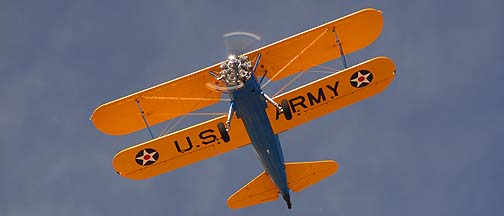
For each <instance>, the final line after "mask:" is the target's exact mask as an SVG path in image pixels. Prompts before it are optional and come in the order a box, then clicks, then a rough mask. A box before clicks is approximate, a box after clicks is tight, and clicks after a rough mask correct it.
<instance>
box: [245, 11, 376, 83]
mask: <svg viewBox="0 0 504 216" xmlns="http://www.w3.org/2000/svg"><path fill="white" fill-rule="evenodd" d="M382 26H383V18H382V15H381V12H380V11H378V10H376V9H363V10H360V11H358V12H355V13H353V14H350V15H347V16H344V17H342V18H339V19H336V20H334V21H331V22H328V23H326V24H323V25H320V26H317V27H315V28H312V29H310V30H307V31H305V32H301V33H299V34H296V35H294V36H291V37H289V38H286V39H284V40H281V41H278V42H276V43H273V44H270V45H268V46H265V47H262V48H260V49H258V50H255V51H252V52H250V53H249V54H248V55H249V56H256V55H257V54H258V53H261V55H262V58H261V62H260V67H258V69H257V72H256V74H257V75H260V74H263V73H264V72H266V71H267V74H266V77H268V78H269V79H271V80H273V81H275V80H279V79H282V78H285V77H287V76H289V75H292V74H294V73H297V72H300V71H303V70H307V69H309V68H311V67H313V66H316V65H319V64H323V63H325V62H327V61H330V60H332V59H335V58H338V57H340V52H339V48H338V46H337V44H336V34H335V33H337V35H338V38H339V40H340V42H341V44H342V47H343V51H344V53H345V54H348V53H351V52H354V51H357V50H359V49H362V48H364V47H366V46H368V45H370V44H371V43H372V42H373V41H375V40H376V38H378V36H379V35H380V33H381V30H382ZM333 30H334V31H335V32H333Z"/></svg>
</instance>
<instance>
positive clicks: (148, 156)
mask: <svg viewBox="0 0 504 216" xmlns="http://www.w3.org/2000/svg"><path fill="white" fill-rule="evenodd" d="M150 158H151V156H150V155H144V157H143V159H144V160H149V159H150Z"/></svg>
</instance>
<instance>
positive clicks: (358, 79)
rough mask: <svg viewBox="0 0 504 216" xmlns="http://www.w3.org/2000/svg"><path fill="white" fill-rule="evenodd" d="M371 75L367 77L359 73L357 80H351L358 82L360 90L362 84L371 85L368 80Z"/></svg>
mask: <svg viewBox="0 0 504 216" xmlns="http://www.w3.org/2000/svg"><path fill="white" fill-rule="evenodd" d="M370 74H371V73H368V74H366V75H362V74H361V72H360V71H359V72H357V78H355V79H353V80H350V81H352V82H357V88H359V87H360V86H361V85H362V83H369V80H368V76H369V75H370ZM362 77H364V79H361V78H362ZM360 80H362V81H360Z"/></svg>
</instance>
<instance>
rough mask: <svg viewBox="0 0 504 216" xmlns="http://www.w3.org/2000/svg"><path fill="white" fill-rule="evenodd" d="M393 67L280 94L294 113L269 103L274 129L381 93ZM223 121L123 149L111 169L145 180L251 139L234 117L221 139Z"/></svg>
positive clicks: (355, 71)
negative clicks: (289, 115) (289, 116)
mask: <svg viewBox="0 0 504 216" xmlns="http://www.w3.org/2000/svg"><path fill="white" fill-rule="evenodd" d="M365 71H368V72H369V73H366V72H365ZM394 71H395V69H394V63H393V62H392V60H390V59H389V58H386V57H378V58H374V59H371V60H369V61H366V62H363V63H361V64H359V65H356V66H353V67H350V68H348V69H345V70H343V71H341V72H339V73H336V74H333V75H330V76H327V77H324V78H322V79H319V80H316V81H314V82H312V83H309V84H307V85H304V86H301V87H299V88H296V89H294V90H292V91H289V92H287V93H285V94H283V95H280V96H278V97H277V98H276V100H278V101H279V100H282V99H286V100H288V101H289V102H290V104H291V109H292V110H293V112H294V113H293V118H292V119H291V120H286V119H285V118H284V116H283V115H281V114H278V115H277V111H276V109H275V108H274V107H273V106H269V107H268V108H267V113H268V116H269V118H270V122H271V125H272V127H273V131H274V133H275V134H278V133H281V132H282V131H285V130H288V129H291V128H293V127H296V126H298V125H300V124H303V123H306V122H307V121H310V120H313V119H315V118H317V117H320V116H322V115H325V114H327V113H330V112H333V111H335V110H337V109H340V108H342V107H344V106H348V105H350V104H353V103H355V102H357V101H360V100H363V99H365V98H367V97H370V96H372V95H374V94H377V93H379V92H381V91H382V90H384V89H385V88H386V87H387V86H388V85H389V84H390V83H391V81H392V80H393V78H394ZM359 73H360V74H359ZM369 74H372V76H371V75H369ZM361 75H362V76H361ZM366 75H367V76H366ZM352 76H356V77H352ZM364 76H365V78H361V77H364ZM359 79H361V80H360V81H359ZM352 80H353V81H352ZM359 83H360V84H359ZM365 83H366V84H365ZM354 86H355V87H354ZM277 116H278V118H277ZM225 121H226V116H221V117H217V118H214V119H212V120H209V121H206V122H203V123H200V124H197V125H194V126H192V127H189V128H186V129H183V130H180V131H177V132H174V133H172V134H169V135H166V136H163V137H160V138H157V139H153V140H150V141H147V142H145V143H142V144H138V145H136V146H133V147H130V148H128V149H125V150H123V151H121V152H119V153H117V155H116V156H115V157H114V159H113V162H112V164H113V166H114V169H115V170H116V171H117V172H118V173H119V174H120V175H121V176H123V177H126V178H131V179H144V178H149V177H153V176H156V175H159V174H162V173H165V172H169V171H172V170H174V169H177V168H180V167H183V166H186V165H189V164H191V163H195V162H198V161H201V160H204V159H207V158H210V157H214V156H217V155H219V154H222V153H225V152H228V151H231V150H233V149H236V148H239V147H241V146H244V145H247V144H249V143H250V140H249V138H248V136H247V131H246V130H245V127H244V125H243V122H242V121H241V120H240V119H237V118H236V117H235V118H233V120H232V122H231V125H232V129H231V130H230V134H229V135H230V137H231V140H230V141H229V142H227V143H226V142H223V141H222V138H221V136H220V133H219V132H218V129H217V123H219V122H225ZM146 155H148V156H146Z"/></svg>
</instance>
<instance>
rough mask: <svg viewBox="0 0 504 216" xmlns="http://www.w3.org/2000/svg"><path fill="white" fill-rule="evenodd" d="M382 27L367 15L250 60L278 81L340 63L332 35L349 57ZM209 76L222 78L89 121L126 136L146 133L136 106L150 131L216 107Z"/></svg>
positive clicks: (192, 79)
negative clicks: (328, 62) (180, 117)
mask: <svg viewBox="0 0 504 216" xmlns="http://www.w3.org/2000/svg"><path fill="white" fill-rule="evenodd" d="M382 25H383V19H382V16H381V12H380V11H378V10H375V9H364V10H361V11H358V12H356V13H353V14H350V15H348V16H345V17H342V18H340V19H337V20H334V21H331V22H328V23H326V24H323V25H320V26H318V27H315V28H313V29H310V30H308V31H305V32H302V33H299V34H297V35H294V36H292V37H289V38H287V39H284V40H281V41H278V42H276V43H273V44H271V45H268V46H265V47H262V48H259V49H257V50H255V51H252V52H250V53H247V54H246V55H247V56H249V58H250V59H254V58H255V57H257V55H258V54H259V53H261V55H262V59H261V62H260V63H261V64H260V66H259V67H258V70H257V71H256V74H263V73H264V72H266V71H268V73H267V74H266V76H267V77H268V78H269V79H271V80H278V79H281V78H284V77H287V76H289V75H292V74H294V73H297V72H299V71H302V70H306V69H309V68H311V67H313V66H315V65H319V64H322V63H324V62H327V61H329V60H331V59H334V58H337V57H339V56H340V55H339V50H338V47H337V45H336V35H335V32H333V29H334V30H335V31H336V32H337V34H338V37H339V40H340V41H341V43H342V45H343V50H344V51H345V53H351V52H354V51H356V50H359V49H362V48H364V47H365V46H367V45H369V44H371V43H372V42H373V41H374V40H375V39H376V38H377V37H378V35H379V34H380V32H381V28H382ZM210 71H214V72H218V71H219V64H215V65H212V66H210V67H207V68H204V69H202V70H199V71H196V72H194V73H191V74H188V75H186V76H183V77H180V78H178V79H175V80H171V81H168V82H165V83H163V84H160V85H158V86H154V87H152V88H149V89H146V90H143V91H140V92H137V93H134V94H131V95H128V96H126V97H123V98H120V99H117V100H115V101H112V102H109V103H106V104H104V105H102V106H100V107H98V108H97V109H96V110H95V111H94V112H93V114H92V115H91V120H92V121H93V124H94V125H95V127H96V128H97V129H98V130H100V131H102V132H104V133H106V134H110V135H123V134H128V133H132V132H135V131H138V130H141V129H144V128H145V123H144V121H143V119H142V116H141V113H140V111H139V108H138V104H139V105H140V106H141V108H142V110H143V111H144V112H145V118H146V120H147V122H148V123H149V125H155V124H158V123H161V122H163V121H166V120H169V119H172V118H174V117H177V116H180V115H183V114H186V113H189V112H192V111H195V110H198V109H201V108H203V107H206V106H209V105H212V104H214V103H217V102H218V101H219V99H220V97H221V93H219V92H215V91H213V90H210V89H209V88H207V84H209V83H214V82H215V81H216V80H215V78H214V77H212V76H211V75H210V74H209V73H208V72H210ZM179 99H183V100H179ZM137 103H138V104H137Z"/></svg>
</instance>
